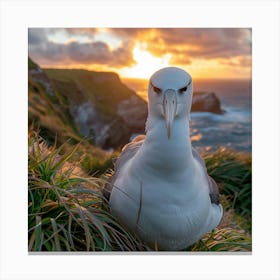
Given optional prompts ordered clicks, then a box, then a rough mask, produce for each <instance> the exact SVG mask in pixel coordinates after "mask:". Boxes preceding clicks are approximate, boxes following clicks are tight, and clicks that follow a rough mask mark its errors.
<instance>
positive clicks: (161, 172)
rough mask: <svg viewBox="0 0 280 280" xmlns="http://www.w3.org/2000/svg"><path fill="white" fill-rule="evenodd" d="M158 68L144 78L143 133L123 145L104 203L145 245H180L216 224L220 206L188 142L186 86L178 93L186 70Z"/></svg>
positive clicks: (167, 247) (162, 247)
mask: <svg viewBox="0 0 280 280" xmlns="http://www.w3.org/2000/svg"><path fill="white" fill-rule="evenodd" d="M158 72H159V73H158ZM158 72H156V74H155V75H153V76H152V78H151V81H150V87H149V116H148V119H147V124H146V137H140V138H139V137H137V138H136V139H135V140H134V141H132V142H131V143H129V144H128V145H126V146H125V148H124V149H123V151H122V153H121V155H120V157H119V159H118V160H117V162H116V166H115V174H114V175H113V177H112V180H111V194H110V201H109V203H110V207H111V211H112V213H113V214H114V215H115V216H116V217H117V218H118V219H119V220H120V221H121V222H122V223H123V224H124V225H126V226H127V227H128V228H129V229H130V230H131V231H133V232H135V233H136V234H137V235H139V237H140V238H141V239H142V240H144V241H145V242H146V243H147V244H148V245H149V246H150V247H151V248H154V247H155V246H157V248H159V249H160V250H180V249H184V248H186V247H188V246H189V245H191V244H193V243H194V242H195V241H197V240H198V239H200V238H201V237H202V236H203V235H204V234H205V233H206V232H207V231H209V230H212V229H213V228H215V227H216V226H217V225H218V223H219V222H220V220H221V217H222V207H221V205H220V204H219V203H213V201H211V200H213V199H211V195H210V194H211V193H213V192H214V197H215V196H216V195H217V188H216V186H215V184H214V182H213V180H212V179H210V178H209V177H208V175H207V172H206V167H205V165H204V162H203V160H202V159H201V158H200V156H199V155H198V153H197V152H196V151H195V150H194V149H193V148H192V146H191V141H190V135H189V112H190V106H191V95H192V88H191V87H189V88H187V89H186V90H185V92H184V93H183V94H184V95H185V96H178V91H179V90H180V89H181V88H182V87H183V88H185V86H186V85H187V84H189V85H190V82H189V80H190V76H189V75H188V74H187V73H186V72H185V71H183V70H181V69H179V68H175V67H170V68H165V69H163V70H160V71H158ZM168 74H169V76H168ZM176 74H177V75H176ZM166 75H167V77H168V78H165V76H166ZM161 81H162V82H161ZM160 82H161V83H160ZM154 83H156V85H154ZM164 83H165V84H167V86H166V87H167V88H165V87H164ZM155 87H156V89H155ZM157 89H160V92H158V93H157V92H156V91H157ZM160 94H162V96H160ZM187 94H188V95H187ZM166 96H167V97H166Z"/></svg>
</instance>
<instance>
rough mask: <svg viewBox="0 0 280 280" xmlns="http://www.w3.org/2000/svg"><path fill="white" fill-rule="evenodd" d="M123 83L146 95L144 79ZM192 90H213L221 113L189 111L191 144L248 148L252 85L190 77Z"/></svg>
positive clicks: (241, 82)
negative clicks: (219, 104) (219, 102)
mask: <svg viewBox="0 0 280 280" xmlns="http://www.w3.org/2000/svg"><path fill="white" fill-rule="evenodd" d="M124 83H125V84H127V85H128V86H129V87H130V88H132V89H134V90H135V91H136V92H137V94H139V95H140V96H141V97H143V98H144V99H147V95H146V93H147V81H145V80H132V79H126V80H124ZM193 90H194V92H195V91H207V92H215V94H216V95H217V97H218V98H219V99H220V101H221V106H222V109H223V110H224V111H225V113H224V114H223V115H217V114H212V113H208V112H193V113H191V124H190V128H191V140H192V145H193V146H194V147H195V148H197V149H199V150H210V151H214V150H217V149H219V148H229V149H234V150H237V151H244V152H249V153H251V151H252V87H251V81H249V80H194V82H193Z"/></svg>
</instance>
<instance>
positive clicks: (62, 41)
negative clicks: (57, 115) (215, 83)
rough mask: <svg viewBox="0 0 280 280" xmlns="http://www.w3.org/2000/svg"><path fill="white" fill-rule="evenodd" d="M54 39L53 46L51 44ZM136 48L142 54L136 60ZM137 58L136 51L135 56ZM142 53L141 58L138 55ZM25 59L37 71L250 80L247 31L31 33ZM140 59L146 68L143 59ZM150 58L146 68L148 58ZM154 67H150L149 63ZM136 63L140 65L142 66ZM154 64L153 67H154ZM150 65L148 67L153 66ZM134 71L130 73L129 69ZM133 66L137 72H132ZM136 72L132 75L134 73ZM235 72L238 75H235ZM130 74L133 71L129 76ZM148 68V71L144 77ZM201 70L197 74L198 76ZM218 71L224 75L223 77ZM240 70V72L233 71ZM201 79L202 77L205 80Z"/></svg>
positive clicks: (78, 30) (80, 30)
mask: <svg viewBox="0 0 280 280" xmlns="http://www.w3.org/2000/svg"><path fill="white" fill-rule="evenodd" d="M53 38H56V41H55V40H53ZM140 45H141V51H142V52H143V53H142V55H138V57H135V54H136V52H135V50H136V49H137V48H138V49H139V46H140ZM138 54H139V52H138ZM140 54H141V53H140ZM29 55H30V56H31V57H32V58H33V59H34V60H35V61H37V62H38V63H39V64H41V65H42V66H44V65H48V66H49V67H50V66H51V67H56V66H59V67H60V66H61V65H65V67H71V65H72V66H73V65H76V66H77V65H81V67H82V68H87V69H89V68H90V69H92V67H93V66H94V67H97V69H95V70H99V69H102V70H104V69H105V70H106V69H108V70H112V69H113V70H114V71H115V70H118V69H119V70H120V71H121V70H122V69H124V68H125V69H126V71H122V72H123V73H124V72H125V73H127V74H126V75H129V72H130V69H131V73H132V72H133V73H134V74H133V76H135V75H137V72H136V70H137V69H141V70H138V71H141V72H142V73H141V76H143V73H144V72H145V69H143V67H144V66H145V65H147V67H148V66H149V65H151V66H150V67H152V68H157V67H160V66H161V65H163V64H161V62H160V61H161V60H162V59H163V58H164V59H163V60H164V65H175V66H181V67H184V68H187V69H192V71H194V73H195V75H199V73H204V74H205V72H207V71H209V69H210V71H211V67H212V70H215V69H216V70H217V73H222V74H223V75H225V76H226V75H227V73H228V76H231V75H233V73H239V74H238V75H239V76H241V77H244V76H246V77H249V75H250V71H251V30H250V29H245V28H109V29H108V28H106V29H104V28H103V29H98V28H66V29H62V28H59V29H57V28H46V29H41V28H32V29H29ZM141 57H142V59H145V63H144V61H143V60H142V61H141ZM149 57H150V58H151V59H150V63H148V61H147V58H149ZM153 62H154V63H155V64H153ZM141 63H142V64H143V65H142V66H141ZM157 63H158V64H157ZM152 64H153V65H152ZM133 67H134V68H133ZM136 67H137V68H136ZM133 69H134V70H135V71H134V70H133ZM237 69H238V70H237ZM132 70H133V71H132ZM149 70H150V69H147V72H149ZM199 71H200V72H199ZM222 71H223V72H222ZM238 71H239V72H238ZM204 74H203V75H204Z"/></svg>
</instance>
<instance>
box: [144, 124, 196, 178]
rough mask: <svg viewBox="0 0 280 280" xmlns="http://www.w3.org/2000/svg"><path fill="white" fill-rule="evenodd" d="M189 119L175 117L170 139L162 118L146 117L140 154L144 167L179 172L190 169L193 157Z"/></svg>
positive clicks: (192, 164)
mask: <svg viewBox="0 0 280 280" xmlns="http://www.w3.org/2000/svg"><path fill="white" fill-rule="evenodd" d="M189 131H190V129H189V121H188V120H187V119H175V120H174V123H173V128H172V134H171V137H170V139H168V138H167V131H166V127H165V121H164V120H163V119H156V120H155V119H148V123H147V131H146V139H145V142H144V143H143V147H142V151H141V154H142V155H143V157H141V158H142V163H143V164H144V166H145V168H151V169H154V170H160V171H161V173H162V171H163V170H166V171H167V172H168V171H172V172H176V171H178V172H180V171H181V170H182V169H183V170H186V169H189V170H192V169H193V168H194V159H193V156H192V146H191V141H190V135H189V133H190V132H189Z"/></svg>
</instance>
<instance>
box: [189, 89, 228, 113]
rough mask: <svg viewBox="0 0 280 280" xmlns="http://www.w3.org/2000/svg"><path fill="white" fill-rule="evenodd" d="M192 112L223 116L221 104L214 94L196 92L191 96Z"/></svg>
mask: <svg viewBox="0 0 280 280" xmlns="http://www.w3.org/2000/svg"><path fill="white" fill-rule="evenodd" d="M191 111H192V112H210V113H214V114H223V113H224V111H223V110H222V108H221V102H220V100H219V99H218V97H217V96H216V94H215V93H214V92H197V93H194V95H193V101H192V108H191Z"/></svg>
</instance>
